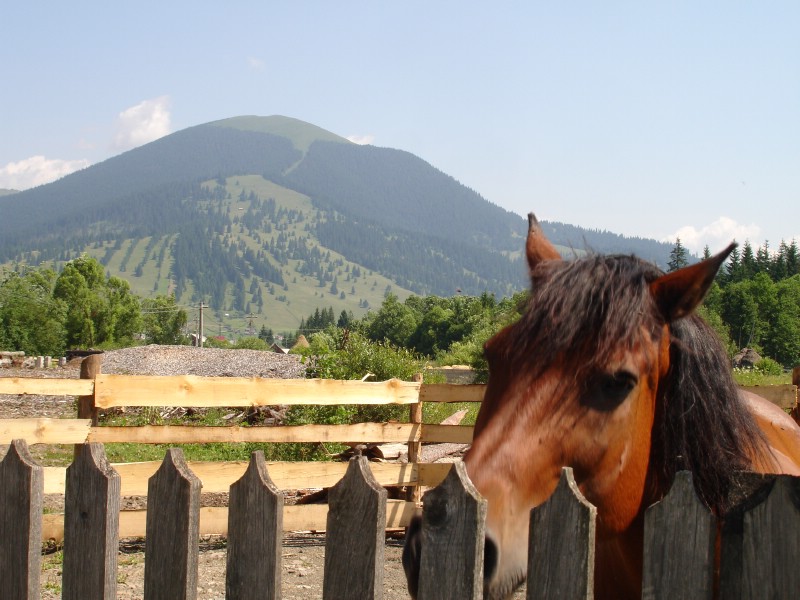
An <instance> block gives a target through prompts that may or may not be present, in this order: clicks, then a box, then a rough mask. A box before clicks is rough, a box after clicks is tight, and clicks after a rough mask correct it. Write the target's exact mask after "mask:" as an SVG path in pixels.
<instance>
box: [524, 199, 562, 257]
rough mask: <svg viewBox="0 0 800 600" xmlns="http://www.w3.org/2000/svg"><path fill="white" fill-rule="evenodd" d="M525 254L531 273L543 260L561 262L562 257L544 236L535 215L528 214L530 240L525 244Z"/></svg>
mask: <svg viewBox="0 0 800 600" xmlns="http://www.w3.org/2000/svg"><path fill="white" fill-rule="evenodd" d="M525 254H526V256H527V258H528V268H529V269H530V270H531V271H533V269H534V267H536V265H538V264H539V263H540V262H541V261H543V260H561V255H560V254H559V253H558V250H556V249H555V247H554V246H553V244H551V243H550V241H549V240H548V239H547V238H546V237H545V236H544V232H543V231H542V226H541V225H539V221H537V220H536V215H534V214H533V213H528V240H527V241H526V242H525Z"/></svg>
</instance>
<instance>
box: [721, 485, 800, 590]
mask: <svg viewBox="0 0 800 600" xmlns="http://www.w3.org/2000/svg"><path fill="white" fill-rule="evenodd" d="M765 494H767V496H766V499H764V500H763V502H760V503H759V504H757V505H753V504H754V503H755V502H756V501H757V500H758V499H763V498H764V495H765ZM798 498H800V478H798V477H791V476H789V475H778V476H776V477H775V478H774V482H773V483H772V484H771V485H767V486H766V487H765V488H762V490H759V493H757V494H756V496H755V497H754V498H753V500H752V501H751V503H750V504H749V506H747V507H745V508H744V509H743V510H742V512H741V516H740V519H739V522H738V523H736V522H735V521H734V522H733V523H732V524H730V525H729V524H728V523H726V527H727V528H728V530H729V531H727V532H726V533H728V535H727V536H726V537H724V538H723V569H722V582H721V588H720V589H721V592H722V594H724V596H723V597H725V598H729V597H734V598H738V597H741V598H792V597H794V596H795V595H796V594H797V590H798V589H800V571H798V569H797V561H798V558H800V504H799V503H798ZM731 529H733V535H730V533H731V531H730V530H731ZM737 542H738V543H739V547H738V548H737V547H735V546H734V547H733V548H729V547H728V546H729V545H730V544H731V543H733V544H735V543H737ZM726 552H727V553H732V554H731V555H732V556H733V557H735V558H737V559H738V564H737V561H735V560H731V559H730V556H729V558H728V560H726V556H725V554H726Z"/></svg>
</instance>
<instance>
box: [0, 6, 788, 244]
mask: <svg viewBox="0 0 800 600" xmlns="http://www.w3.org/2000/svg"><path fill="white" fill-rule="evenodd" d="M12 1H13V0H12ZM798 31H800V3H798V2H796V1H794V0H792V1H786V2H771V1H764V2H758V3H756V2H752V3H744V2H701V1H695V2H664V3H652V2H614V1H609V2H582V1H575V2H559V3H556V2H552V3H543V2H514V3H511V2H495V3H485V2H484V3H480V4H472V3H467V2H463V1H462V2H448V1H439V2H430V1H428V2H415V1H406V2H392V3H389V2H374V1H373V2H347V1H345V0H342V1H340V2H300V1H298V2H281V3H278V2H264V1H263V0H262V1H260V2H236V1H235V0H232V1H231V2H228V3H224V4H223V3H219V2H215V3H209V2H201V1H195V2H182V1H173V2H147V1H140V2H135V3H116V2H77V3H52V2H40V1H38V0H28V1H27V2H25V3H23V2H20V1H19V0H16V1H15V2H13V4H12V3H11V2H9V3H6V6H5V7H4V9H3V11H2V18H1V19H0V60H1V61H2V62H1V64H2V65H3V68H2V72H1V74H0V78H1V79H0V80H1V81H2V88H3V91H2V93H0V188H2V187H10V188H15V189H24V188H27V187H31V186H33V185H37V184H41V183H44V182H46V181H50V180H52V179H53V178H56V177H58V176H63V175H64V174H66V173H68V172H70V171H71V170H74V169H77V168H81V167H84V166H86V165H89V164H92V163H95V162H98V161H101V160H104V159H106V158H108V157H110V156H113V155H115V154H119V153H121V152H123V151H125V150H128V149H130V148H132V147H135V146H137V145H140V144H143V143H146V142H148V141H151V140H153V139H156V138H157V137H160V136H162V135H165V134H167V133H170V132H173V131H177V130H180V129H183V128H186V127H190V126H192V125H198V124H201V123H206V122H209V121H213V120H216V119H222V118H227V117H232V116H237V115H250V114H255V115H273V114H280V115H286V116H290V117H295V118H298V119H301V120H304V121H308V122H310V123H313V124H315V125H319V126H320V127H323V128H325V129H328V130H330V131H333V132H334V133H337V134H339V135H342V136H345V137H350V138H351V139H353V140H357V141H359V142H366V143H372V144H375V145H377V146H385V147H392V148H400V149H403V150H407V151H409V152H412V153H414V154H416V155H418V156H420V157H422V158H423V159H425V160H427V161H428V162H430V163H431V164H433V165H434V166H435V167H437V168H439V169H441V170H442V171H444V172H446V173H448V174H450V175H452V176H453V177H455V178H456V179H458V180H459V181H461V182H462V183H464V184H465V185H467V186H469V187H471V188H472V189H474V190H476V191H478V192H479V193H480V194H481V195H483V196H484V197H485V198H486V199H487V200H489V201H491V202H493V203H495V204H498V205H500V206H502V207H504V208H506V209H508V210H511V211H514V212H517V213H519V214H523V215H524V214H526V213H527V212H528V211H534V212H536V214H537V215H538V216H539V217H540V218H543V219H548V220H555V221H562V222H566V223H571V224H575V225H580V226H583V227H590V228H596V229H606V230H609V231H613V232H616V233H623V234H626V235H637V236H642V237H652V238H656V239H670V240H674V238H675V237H676V236H678V235H679V236H680V237H681V240H682V241H683V243H684V244H685V245H686V246H688V247H689V248H691V249H693V250H697V251H700V250H702V248H703V246H704V245H705V244H708V245H709V246H710V248H711V249H712V250H716V249H719V248H722V247H723V246H724V245H725V244H726V243H727V242H729V241H730V240H731V239H733V238H735V239H737V240H738V241H740V242H743V241H744V240H745V239H749V240H750V242H751V243H752V244H753V245H760V244H761V243H763V241H764V240H769V243H770V247H771V248H773V249H775V248H777V245H778V242H780V240H781V239H785V240H786V241H787V242H788V241H789V240H791V239H792V238H795V239H797V240H798V241H800V34H798Z"/></svg>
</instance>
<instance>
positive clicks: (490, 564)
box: [483, 537, 498, 581]
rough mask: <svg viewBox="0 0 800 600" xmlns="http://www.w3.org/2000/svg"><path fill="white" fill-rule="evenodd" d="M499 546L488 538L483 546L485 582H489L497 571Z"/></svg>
mask: <svg viewBox="0 0 800 600" xmlns="http://www.w3.org/2000/svg"><path fill="white" fill-rule="evenodd" d="M497 554H498V551H497V544H495V543H494V542H493V541H492V539H491V538H489V537H487V538H486V542H485V544H484V546H483V580H484V581H489V580H490V579H491V578H492V576H493V575H494V571H495V569H497Z"/></svg>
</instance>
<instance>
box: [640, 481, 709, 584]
mask: <svg viewBox="0 0 800 600" xmlns="http://www.w3.org/2000/svg"><path fill="white" fill-rule="evenodd" d="M716 533H717V528H716V518H715V517H714V515H713V514H711V511H709V510H708V508H707V507H706V506H705V505H704V504H703V503H702V502H700V499H699V498H698V497H697V494H696V493H695V490H694V485H693V483H692V474H691V473H690V472H689V471H680V472H679V473H677V474H676V475H675V481H674V482H673V483H672V488H671V489H670V491H669V493H668V494H667V495H666V496H665V497H664V499H663V500H661V501H660V502H656V503H655V504H653V505H652V506H650V508H648V509H647V511H646V513H645V518H644V570H643V571H644V572H643V577H642V598H643V599H645V600H651V599H656V598H711V596H712V593H713V587H714V586H713V580H714V541H715V538H716Z"/></svg>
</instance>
